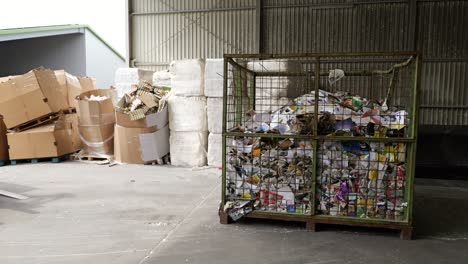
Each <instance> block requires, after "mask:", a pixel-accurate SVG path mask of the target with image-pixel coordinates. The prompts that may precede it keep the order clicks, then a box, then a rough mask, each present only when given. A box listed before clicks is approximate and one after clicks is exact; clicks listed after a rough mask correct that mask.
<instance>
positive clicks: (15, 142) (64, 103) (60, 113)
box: [0, 68, 91, 160]
mask: <svg viewBox="0 0 468 264" xmlns="http://www.w3.org/2000/svg"><path fill="white" fill-rule="evenodd" d="M84 80H85V81H87V80H88V79H84ZM82 89H83V88H82V87H81V84H80V81H79V79H78V78H76V77H74V76H72V75H70V74H67V73H65V71H56V72H54V71H52V70H49V69H44V68H38V69H34V70H32V71H30V72H28V73H26V74H23V75H19V76H11V77H6V78H1V80H0V114H1V115H3V121H4V125H5V128H6V129H8V130H10V131H12V132H10V133H8V134H7V140H8V143H3V142H4V140H0V149H4V145H6V144H8V154H9V158H10V159H11V160H19V159H36V158H46V157H58V156H62V155H65V154H69V153H72V152H74V151H76V150H78V149H79V148H80V147H81V144H80V141H79V138H78V132H77V131H78V130H77V129H78V127H77V116H76V114H73V104H72V103H73V100H72V97H70V96H69V95H72V94H73V93H76V92H81V90H82ZM90 89H91V88H90ZM2 131H3V130H2V129H0V132H2ZM13 131H14V132H13ZM2 133H3V132H2ZM0 137H2V134H0ZM0 159H8V157H7V156H5V155H2V150H0Z"/></svg>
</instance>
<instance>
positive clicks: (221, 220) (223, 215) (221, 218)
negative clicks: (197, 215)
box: [218, 204, 231, 225]
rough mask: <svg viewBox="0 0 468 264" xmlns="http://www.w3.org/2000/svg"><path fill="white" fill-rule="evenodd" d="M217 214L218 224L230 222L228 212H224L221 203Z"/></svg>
mask: <svg viewBox="0 0 468 264" xmlns="http://www.w3.org/2000/svg"><path fill="white" fill-rule="evenodd" d="M218 216H219V223H220V224H222V225H227V224H229V223H231V221H230V219H229V215H228V213H226V212H224V210H223V205H222V204H220V205H219V209H218Z"/></svg>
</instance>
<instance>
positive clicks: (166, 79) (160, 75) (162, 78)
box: [153, 71, 171, 87]
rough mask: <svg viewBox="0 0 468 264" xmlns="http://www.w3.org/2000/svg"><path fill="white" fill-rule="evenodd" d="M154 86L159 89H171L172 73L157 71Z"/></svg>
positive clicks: (154, 76) (154, 75)
mask: <svg viewBox="0 0 468 264" xmlns="http://www.w3.org/2000/svg"><path fill="white" fill-rule="evenodd" d="M153 85H154V86H158V87H171V73H170V72H169V71H157V72H155V73H154V74H153Z"/></svg>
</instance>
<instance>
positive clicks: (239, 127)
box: [220, 52, 421, 233]
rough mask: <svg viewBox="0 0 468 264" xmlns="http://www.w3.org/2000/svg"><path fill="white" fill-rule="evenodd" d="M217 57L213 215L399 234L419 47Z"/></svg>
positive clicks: (407, 218)
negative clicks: (219, 142) (219, 84)
mask: <svg viewBox="0 0 468 264" xmlns="http://www.w3.org/2000/svg"><path fill="white" fill-rule="evenodd" d="M224 58H225V61H224V107H223V180H222V183H223V187H222V208H220V216H221V217H224V218H229V219H232V220H237V219H238V218H240V217H243V216H248V217H259V218H273V219H284V220H290V219H293V220H299V221H305V222H307V223H308V225H310V228H314V227H315V223H338V224H353V225H355V224H358V225H359V224H362V225H368V226H369V225H375V226H382V227H389V228H396V229H402V230H403V229H404V231H405V232H406V233H407V231H408V228H410V227H411V215H412V203H413V198H412V197H413V179H414V166H415V153H416V138H417V124H418V122H417V121H418V120H417V118H418V115H417V99H418V97H417V94H418V78H419V70H420V65H419V64H420V61H421V58H420V54H419V53H418V52H398V53H354V54H293V55H267V54H245V55H225V57H224ZM225 221H227V220H225ZM402 232H403V231H402Z"/></svg>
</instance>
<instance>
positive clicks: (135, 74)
mask: <svg viewBox="0 0 468 264" xmlns="http://www.w3.org/2000/svg"><path fill="white" fill-rule="evenodd" d="M153 73H154V72H153V71H149V70H142V69H138V68H118V69H117V70H116V71H115V80H114V82H115V83H116V84H117V83H128V84H137V83H138V82H139V81H140V80H145V81H147V82H149V83H151V82H152V81H153Z"/></svg>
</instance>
